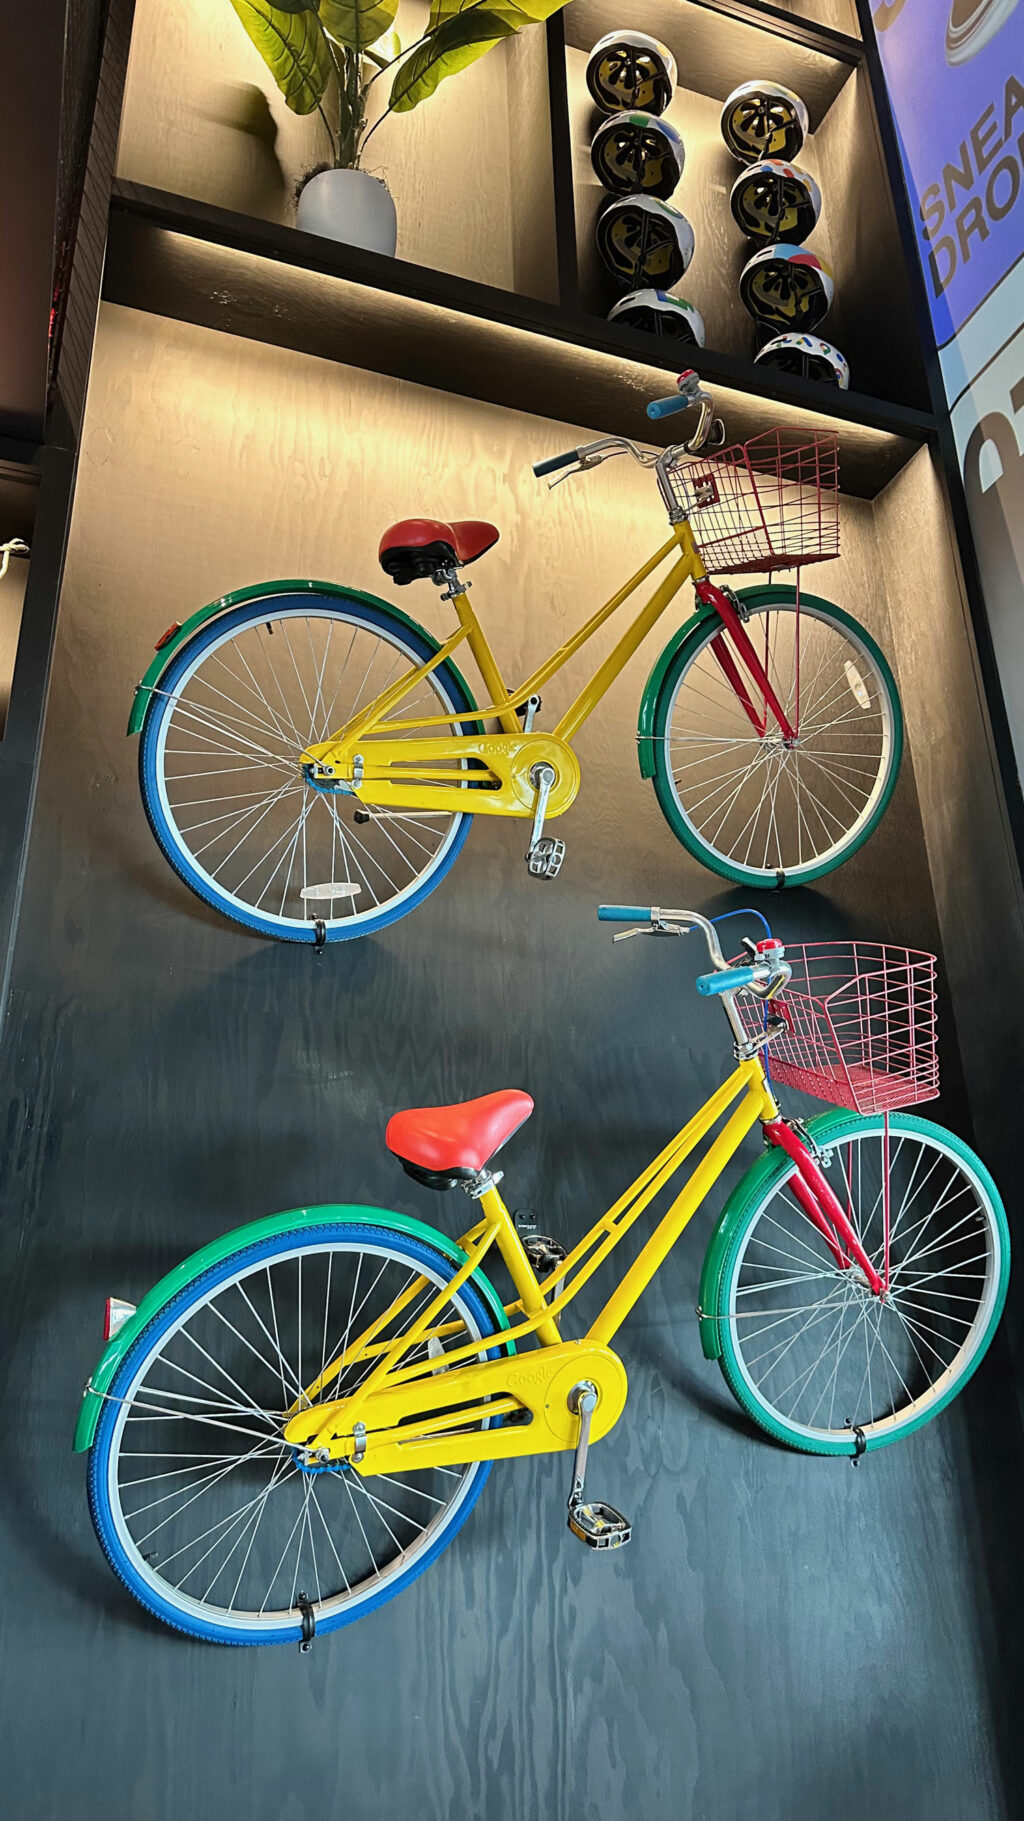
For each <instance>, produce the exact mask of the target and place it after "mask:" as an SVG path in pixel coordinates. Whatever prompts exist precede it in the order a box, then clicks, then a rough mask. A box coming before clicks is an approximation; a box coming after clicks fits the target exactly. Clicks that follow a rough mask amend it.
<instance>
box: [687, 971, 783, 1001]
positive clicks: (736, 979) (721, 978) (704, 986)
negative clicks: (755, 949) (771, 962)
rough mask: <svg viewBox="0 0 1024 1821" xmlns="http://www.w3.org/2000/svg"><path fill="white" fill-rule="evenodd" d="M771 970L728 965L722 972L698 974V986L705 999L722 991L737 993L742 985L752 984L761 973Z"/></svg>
mask: <svg viewBox="0 0 1024 1821" xmlns="http://www.w3.org/2000/svg"><path fill="white" fill-rule="evenodd" d="M769 972H770V970H769V969H768V968H756V967H727V968H726V969H725V971H724V972H722V973H717V974H698V975H697V980H696V987H697V991H698V993H700V994H701V995H702V996H703V997H704V998H705V999H711V998H713V997H717V996H718V995H719V994H721V993H737V992H739V990H740V988H741V987H744V986H752V985H753V983H754V981H755V980H756V979H757V978H758V975H759V974H760V975H762V976H767V974H768V973H769Z"/></svg>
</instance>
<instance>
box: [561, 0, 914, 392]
mask: <svg viewBox="0 0 1024 1821" xmlns="http://www.w3.org/2000/svg"><path fill="white" fill-rule="evenodd" d="M737 7H738V10H739V11H743V12H744V13H745V14H746V13H749V12H750V9H749V8H746V7H739V0H737ZM721 8H722V0H717V3H716V4H715V5H710V4H704V3H703V0H655V4H654V7H653V12H652V13H651V15H650V16H649V14H648V9H647V8H646V7H645V9H644V18H643V21H642V23H643V25H644V28H645V29H647V30H650V31H656V32H657V33H658V35H659V36H661V37H662V38H663V39H664V41H665V42H666V43H667V44H668V46H669V48H670V50H672V52H673V54H674V56H675V58H676V61H677V64H678V67H679V82H680V85H679V87H678V88H677V90H676V94H675V96H674V98H673V101H672V103H671V105H670V107H669V109H668V111H667V116H666V117H667V118H668V119H669V120H671V121H672V123H673V124H674V125H675V126H676V127H677V128H678V129H679V131H680V133H681V134H682V137H683V141H684V144H685V146H686V155H687V156H686V168H685V170H684V172H683V177H682V181H681V183H680V185H679V187H678V189H677V191H676V193H675V195H674V196H673V197H672V198H670V201H671V203H672V205H673V206H675V207H678V208H680V209H682V211H683V213H684V215H686V217H687V219H688V220H689V221H690V222H691V224H692V226H693V229H694V234H695V237H696V253H695V256H694V259H693V263H692V265H691V267H690V270H689V272H687V274H686V276H685V278H683V279H682V280H681V282H680V283H679V284H678V285H677V286H675V287H674V292H675V294H676V295H677V296H681V297H685V298H686V299H687V300H688V301H689V302H691V303H693V304H695V305H696V307H697V308H698V309H699V310H700V311H701V314H702V315H703V317H704V321H705V325H706V329H707V334H708V339H709V341H710V342H711V343H712V345H713V346H715V347H717V348H721V349H724V350H725V351H727V352H728V353H730V354H733V355H737V356H740V357H743V358H745V359H748V360H750V359H752V357H753V353H754V350H755V347H756V345H757V334H756V329H755V326H754V324H753V322H752V320H751V318H750V317H749V316H748V314H747V312H746V310H745V309H744V308H743V305H742V304H741V302H740V299H739V291H738V284H739V275H740V272H741V271H742V268H743V266H744V264H745V262H746V260H747V259H748V258H749V257H750V254H751V253H752V252H753V250H754V248H753V246H752V245H751V244H750V243H748V242H747V241H746V240H745V239H744V237H743V236H742V235H741V234H740V232H739V230H738V229H737V227H736V224H735V222H734V221H733V217H732V211H731V209H730V206H729V192H730V189H731V187H732V184H733V182H734V180H735V178H736V176H737V175H738V173H739V171H740V168H741V167H740V166H739V164H738V163H737V162H736V160H735V159H734V158H732V157H731V156H730V154H729V152H728V151H727V149H726V147H725V145H724V143H723V141H722V137H721V131H720V126H719V115H720V110H721V104H722V103H723V102H724V100H725V98H726V96H727V95H728V94H729V93H730V92H731V91H732V89H733V88H735V87H736V86H737V84H738V83H740V82H742V81H744V80H747V79H749V78H752V77H757V76H764V77H768V78H772V79H775V80H778V81H780V82H782V83H784V84H785V85H786V86H787V87H790V88H794V89H795V90H796V91H797V93H799V94H801V95H802V96H803V98H804V100H805V101H806V102H807V104H808V108H809V111H810V117H811V129H812V130H811V132H810V134H809V136H808V139H807V142H806V145H805V147H804V150H803V151H802V152H801V154H800V158H799V161H798V162H800V163H801V164H803V165H805V166H806V168H807V169H808V170H810V171H811V172H812V173H813V174H814V175H815V176H816V177H817V178H818V181H819V183H820V185H821V190H822V195H823V209H822V218H821V221H820V223H819V225H818V227H817V228H816V229H815V232H814V233H813V234H812V235H811V237H810V239H809V242H808V245H809V247H810V248H811V250H813V251H814V252H816V253H818V255H819V256H820V257H821V258H822V259H824V261H825V262H826V264H827V265H828V266H829V267H830V268H831V269H832V271H833V273H834V276H835V283H836V296H835V302H834V304H833V307H832V309H831V311H830V312H829V315H828V316H827V317H826V319H825V321H824V323H823V324H822V325H821V328H820V331H819V333H821V334H822V335H824V336H825V337H826V339H827V340H829V341H834V342H835V344H836V346H837V347H839V348H841V349H842V351H843V353H844V354H845V355H846V357H847V359H848V361H849V363H850V368H851V372H852V375H853V381H854V384H855V385H856V386H857V387H858V388H859V389H860V390H862V391H864V392H866V393H869V394H874V395H876V396H879V397H886V398H892V399H898V400H899V401H900V402H902V403H904V404H907V405H912V406H914V407H917V408H919V409H927V408H928V406H929V403H930V399H929V390H928V381H927V374H926V370H925V364H924V358H923V354H922V349H921V342H920V335H919V332H918V326H917V318H916V314H915V308H914V300H913V296H912V293H911V289H910V285H909V281H908V278H907V274H906V271H905V266H904V261H903V258H902V253H901V247H900V239H899V230H898V226H897V222H896V216H895V211H894V208H893V204H892V198H891V195H890V191H889V184H888V178H887V174H886V168H885V160H884V156H883V152H882V147H881V141H880V138H879V134H878V129H877V123H876V120H875V115H874V108H873V104H872V100H871V93H870V83H869V80H868V75H867V70H866V68H865V66H864V63H863V54H862V51H861V47H860V45H859V44H858V43H857V42H856V41H855V40H853V39H850V38H836V43H837V44H838V45H839V46H840V47H841V54H840V53H839V52H838V51H835V52H833V53H831V54H826V53H825V52H823V51H822V50H820V49H818V48H814V49H809V48H808V47H807V45H806V44H804V43H803V42H793V41H792V40H791V39H789V38H787V37H784V36H781V35H780V32H779V29H778V20H777V18H776V17H775V15H774V12H773V14H772V21H771V26H770V27H769V25H768V24H767V23H765V20H764V15H763V11H762V9H758V14H757V23H756V24H754V23H749V22H747V21H746V19H744V20H741V19H739V17H738V16H737V11H736V10H734V9H733V8H732V7H730V9H729V10H728V11H723V10H721ZM623 10H624V11H625V12H626V14H627V16H628V13H629V10H630V9H629V8H628V7H627V8H625V9H620V13H621V11H623ZM564 19H565V28H566V47H565V80H566V86H567V98H568V116H569V135H570V141H571V143H570V146H569V147H568V148H565V149H564V150H563V152H562V157H563V158H565V159H566V160H567V161H568V162H570V163H571V170H572V187H573V193H574V201H575V216H576V250H577V260H578V265H579V276H580V297H581V301H582V303H583V306H584V308H585V309H587V310H589V311H592V312H593V314H594V315H596V316H600V317H607V314H608V311H609V309H610V308H611V306H612V304H613V303H614V302H615V300H616V298H617V297H619V296H620V295H621V294H622V293H621V290H620V288H619V287H618V286H617V285H616V282H615V280H614V279H612V278H611V276H610V275H609V274H608V273H606V272H605V270H604V268H603V266H602V264H601V262H600V260H599V258H598V255H597V251H596V248H595V246H594V223H595V221H596V218H597V215H598V212H599V210H600V208H601V206H602V204H603V202H604V200H605V195H606V192H605V191H604V190H603V189H602V188H601V186H600V184H599V183H598V181H597V178H596V176H595V174H594V172H593V168H592V166H591V163H590V155H589V146H590V140H591V137H592V135H593V132H594V130H595V129H596V126H597V124H598V122H599V120H600V118H601V116H600V114H599V112H598V110H597V109H596V108H595V107H594V105H593V102H592V100H591V97H590V94H589V91H588V89H587V86H586V63H587V56H588V54H589V51H590V49H591V47H592V46H593V44H594V43H595V42H596V40H597V38H598V37H599V36H600V35H601V33H602V32H603V31H604V30H606V29H611V27H612V26H613V25H614V24H615V23H616V20H617V21H618V23H620V24H621V23H623V20H622V18H621V16H619V15H617V14H616V10H615V8H614V7H613V6H612V5H611V4H610V0H575V3H574V4H573V5H572V6H571V7H569V8H568V9H567V11H566V13H565V15H564ZM638 23H640V21H638ZM817 36H818V37H819V38H820V36H821V34H817ZM883 317H884V322H885V332H884V334H883V333H880V332H879V321H880V318H883Z"/></svg>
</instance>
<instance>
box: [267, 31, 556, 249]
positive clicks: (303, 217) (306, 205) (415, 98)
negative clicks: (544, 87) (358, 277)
mask: <svg viewBox="0 0 1024 1821" xmlns="http://www.w3.org/2000/svg"><path fill="white" fill-rule="evenodd" d="M564 4H565V0H431V7H430V15H429V18H428V21H427V27H426V30H425V31H424V33H423V35H422V37H420V38H418V39H416V40H415V42H414V43H412V44H409V45H406V46H404V47H403V46H402V44H401V43H400V41H399V38H398V34H397V33H396V32H395V31H394V30H393V29H392V28H393V25H394V21H395V15H396V13H397V12H398V0H276V4H273V5H272V4H270V0H231V5H232V6H233V7H234V10H235V12H236V13H237V14H238V17H239V19H240V20H241V22H242V24H243V25H244V27H245V29H246V31H247V33H248V35H249V37H250V38H251V39H252V42H253V44H254V45H255V46H256V49H257V50H258V51H259V53H260V55H261V57H262V58H263V61H264V63H265V64H266V65H267V68H268V69H269V71H270V73H271V75H272V76H273V78H274V81H275V82H276V83H277V86H278V88H279V89H280V91H281V94H282V95H283V96H284V100H285V102H286V104H287V106H288V107H289V108H291V110H292V112H293V113H295V114H312V113H314V112H316V113H318V114H319V115H320V118H321V121H322V122H323V126H324V129H325V132H326V135H327V143H328V146H329V149H330V161H329V162H328V163H325V164H321V165H318V166H317V167H316V168H315V169H314V170H313V171H311V172H310V173H309V174H308V175H307V176H306V178H305V179H304V181H303V184H302V186H301V189H300V193H299V203H298V212H297V216H296V221H297V225H298V226H299V227H300V228H304V229H305V230H306V231H307V232H308V233H312V234H326V235H328V236H329V237H330V238H331V239H333V240H344V241H348V242H349V243H350V244H351V245H353V246H359V247H368V248H370V249H371V250H372V251H373V252H376V253H394V251H395V245H396V242H397V234H398V225H397V218H396V215H395V205H394V202H393V201H392V198H391V194H390V191H389V190H388V188H387V185H386V184H385V183H384V181H383V179H381V178H379V177H375V176H372V175H371V174H370V173H369V172H368V171H365V170H363V169H361V166H360V160H361V158H362V155H363V152H364V149H365V146H366V144H367V143H368V141H369V140H370V139H371V138H372V136H373V134H374V133H375V132H376V130H377V127H378V126H380V124H381V121H382V120H384V119H386V118H387V116H388V115H389V114H404V113H408V112H409V111H410V110H411V109H412V108H414V107H418V106H419V104H420V102H421V101H426V99H427V98H428V96H430V95H432V94H433V93H434V90H435V89H436V88H437V86H438V84H439V83H441V82H443V81H444V79H445V78H446V77H447V76H454V75H456V74H457V73H458V71H459V70H463V69H466V68H467V67H468V66H469V64H471V63H475V62H476V60H477V58H478V57H482V56H483V55H484V54H485V52H487V51H489V50H490V49H491V47H492V45H495V44H497V43H499V41H500V40H501V39H503V38H510V37H512V36H513V35H514V34H515V33H516V32H518V31H519V30H520V29H521V28H522V27H523V26H525V25H535V24H538V23H539V22H540V21H541V20H543V19H546V18H548V17H549V15H550V14H552V13H554V12H557V11H558V10H559V8H560V7H561V6H563V5H564ZM388 81H389V82H390V92H389V94H388V101H387V106H386V108H385V110H384V112H383V113H382V114H381V116H380V118H379V119H378V120H377V121H376V122H375V123H374V125H372V126H369V127H368V126H367V113H368V103H369V101H370V96H371V91H372V90H373V89H374V87H375V85H376V84H377V83H378V82H388Z"/></svg>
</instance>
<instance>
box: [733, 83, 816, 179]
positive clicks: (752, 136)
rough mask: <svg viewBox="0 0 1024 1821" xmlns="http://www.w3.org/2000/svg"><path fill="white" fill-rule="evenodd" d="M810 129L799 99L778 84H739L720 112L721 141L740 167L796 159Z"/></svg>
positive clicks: (803, 107) (789, 90) (805, 112)
mask: <svg viewBox="0 0 1024 1821" xmlns="http://www.w3.org/2000/svg"><path fill="white" fill-rule="evenodd" d="M809 125H810V122H809V120H808V116H807V109H806V107H805V106H804V104H803V102H802V101H801V99H800V97H799V95H794V93H793V91H792V89H784V88H783V87H782V84H781V83H779V82H741V83H740V86H739V88H738V89H733V92H732V94H731V95H730V96H729V99H728V101H727V102H726V104H725V106H724V108H723V109H722V138H723V139H724V140H725V143H726V145H727V146H728V147H729V150H730V152H731V153H732V155H733V157H734V158H738V159H739V161H740V163H741V164H755V163H756V162H757V160H758V159H759V158H796V157H797V155H798V153H799V151H800V147H801V146H802V145H803V142H804V140H805V139H806V137H807V131H808V127H809Z"/></svg>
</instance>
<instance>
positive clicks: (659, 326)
mask: <svg viewBox="0 0 1024 1821" xmlns="http://www.w3.org/2000/svg"><path fill="white" fill-rule="evenodd" d="M608 321H609V322H622V323H625V324H626V326H627V328H630V329H647V330H648V331H649V332H650V333H651V334H652V335H668V336H671V337H672V338H673V339H674V340H675V341H684V342H691V343H695V344H696V346H697V347H698V348H702V347H703V346H704V318H703V316H702V315H701V313H700V311H699V310H695V309H694V307H693V305H692V304H691V303H687V302H686V299H685V298H684V297H670V296H669V295H668V292H667V291H630V293H629V296H628V297H620V298H619V301H618V303H616V304H613V305H612V307H611V309H610V310H609V312H608Z"/></svg>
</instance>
